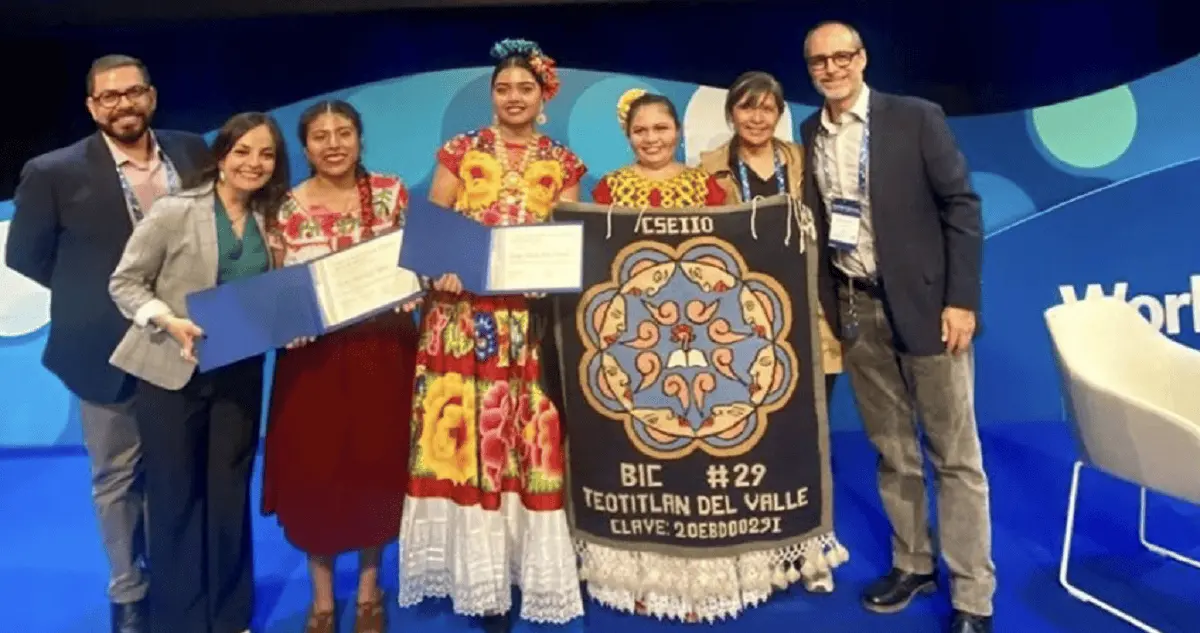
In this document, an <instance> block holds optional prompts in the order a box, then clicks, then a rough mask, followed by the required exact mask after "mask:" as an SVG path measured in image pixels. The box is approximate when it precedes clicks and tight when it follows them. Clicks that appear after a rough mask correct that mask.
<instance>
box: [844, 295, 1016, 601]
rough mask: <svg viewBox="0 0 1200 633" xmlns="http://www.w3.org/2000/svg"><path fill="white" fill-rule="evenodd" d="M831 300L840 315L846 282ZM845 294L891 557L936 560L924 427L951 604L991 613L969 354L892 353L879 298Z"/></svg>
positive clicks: (991, 574)
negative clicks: (851, 313) (835, 299)
mask: <svg viewBox="0 0 1200 633" xmlns="http://www.w3.org/2000/svg"><path fill="white" fill-rule="evenodd" d="M839 300H840V302H841V311H842V314H843V315H844V314H846V310H847V307H848V301H849V300H850V298H849V297H848V292H847V289H846V288H845V287H843V288H841V290H840V292H839ZM853 300H854V302H855V312H856V313H857V315H858V316H857V322H858V326H857V336H856V337H855V338H854V339H853V340H852V341H850V342H849V344H848V345H846V346H845V347H844V353H845V364H846V371H847V373H848V374H849V375H850V384H851V386H852V387H853V388H854V398H855V401H856V402H857V405H858V411H859V414H860V415H861V416H862V419H863V425H864V427H865V428H866V432H867V436H868V437H869V438H870V440H871V443H872V444H874V445H875V449H876V450H877V451H878V452H879V471H878V476H879V493H880V497H881V498H882V500H883V507H884V510H885V511H886V512H887V516H888V519H889V520H890V521H891V524H892V565H893V566H894V567H896V568H898V569H900V570H903V571H907V572H910V573H917V574H928V573H932V572H933V571H934V569H935V565H936V561H935V556H934V547H933V537H932V535H931V532H930V526H929V500H928V498H927V494H926V485H925V468H924V461H925V460H924V457H923V455H922V446H921V444H922V443H921V437H920V435H921V431H923V432H924V436H925V445H926V448H927V450H926V451H925V452H926V453H927V454H928V456H929V461H930V462H931V464H932V466H933V472H934V477H935V482H936V487H935V490H936V491H937V508H938V541H939V545H940V548H939V549H940V550H941V554H942V557H943V558H944V559H945V561H946V567H947V568H948V569H949V571H950V581H951V584H950V592H951V597H952V601H953V604H954V608H955V609H958V610H960V611H966V612H968V613H972V614H975V615H981V616H989V615H992V598H993V595H994V594H995V591H996V567H995V564H994V563H993V561H992V556H991V549H992V526H991V516H990V510H989V501H988V481H987V475H986V474H985V473H984V470H983V455H982V450H981V448H980V444H979V429H978V426H977V424H976V420H975V396H974V391H975V384H974V383H975V376H974V373H975V372H974V361H973V357H972V352H971V351H967V352H963V353H961V354H958V355H954V356H951V355H949V354H946V353H943V354H939V355H937V356H909V355H905V354H900V353H898V352H897V351H896V348H895V344H894V342H893V340H894V339H893V332H892V328H891V324H890V323H889V320H888V318H887V314H886V312H885V310H884V305H883V302H882V301H881V300H879V299H876V298H873V297H870V296H868V295H866V294H864V293H862V292H861V291H855V293H854V297H853ZM914 409H915V411H914ZM914 413H916V414H917V415H914ZM918 417H919V419H920V420H921V422H922V424H921V425H920V426H919V427H918V423H917V419H918Z"/></svg>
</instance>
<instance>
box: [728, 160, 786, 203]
mask: <svg viewBox="0 0 1200 633" xmlns="http://www.w3.org/2000/svg"><path fill="white" fill-rule="evenodd" d="M772 156H774V158H775V184H776V186H778V187H779V193H787V183H786V182H785V181H784V178H783V164H782V163H781V162H780V161H779V150H775V151H774V152H772ZM738 172H740V174H739V175H740V176H741V177H742V202H749V201H750V175H749V174H748V173H747V171H746V163H745V161H743V160H742V159H741V158H738Z"/></svg>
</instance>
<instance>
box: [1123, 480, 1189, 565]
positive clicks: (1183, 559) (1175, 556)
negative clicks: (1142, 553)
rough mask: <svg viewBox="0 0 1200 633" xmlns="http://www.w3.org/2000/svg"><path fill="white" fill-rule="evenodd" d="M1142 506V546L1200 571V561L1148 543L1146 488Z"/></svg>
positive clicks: (1139, 529) (1143, 490)
mask: <svg viewBox="0 0 1200 633" xmlns="http://www.w3.org/2000/svg"><path fill="white" fill-rule="evenodd" d="M1141 505H1142V507H1141V512H1140V513H1139V514H1140V516H1139V517H1138V539H1139V540H1140V541H1141V542H1142V545H1144V546H1145V547H1146V549H1148V550H1150V551H1151V552H1154V553H1155V554H1158V555H1159V556H1166V557H1167V558H1170V559H1174V560H1177V561H1179V562H1181V563H1183V564H1184V565H1190V566H1192V567H1195V568H1196V569H1200V561H1197V560H1194V559H1191V558H1188V557H1187V556H1184V555H1183V554H1180V553H1179V552H1176V551H1174V550H1169V549H1167V548H1165V547H1163V546H1161V545H1155V544H1154V543H1151V542H1150V541H1148V540H1147V539H1146V489H1145V488H1142V504H1141Z"/></svg>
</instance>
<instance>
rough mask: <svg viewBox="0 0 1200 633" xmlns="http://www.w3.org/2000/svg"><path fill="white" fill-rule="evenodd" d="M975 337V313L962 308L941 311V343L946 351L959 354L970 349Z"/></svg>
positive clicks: (948, 308) (950, 307)
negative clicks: (972, 339) (944, 345)
mask: <svg viewBox="0 0 1200 633" xmlns="http://www.w3.org/2000/svg"><path fill="white" fill-rule="evenodd" d="M973 336H975V313H974V312H972V311H970V310H965V309H963V308H956V307H954V306H948V307H947V308H946V309H944V310H942V342H943V343H945V344H946V351H947V352H949V353H951V354H960V353H962V352H965V351H967V350H968V349H969V348H970V347H971V338H972V337H973Z"/></svg>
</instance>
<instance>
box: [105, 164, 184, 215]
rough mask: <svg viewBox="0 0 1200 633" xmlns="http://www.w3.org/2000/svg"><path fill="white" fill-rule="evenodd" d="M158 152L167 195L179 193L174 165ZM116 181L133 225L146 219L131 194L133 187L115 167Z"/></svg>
mask: <svg viewBox="0 0 1200 633" xmlns="http://www.w3.org/2000/svg"><path fill="white" fill-rule="evenodd" d="M154 151H156V152H158V157H159V160H161V161H162V164H163V169H165V170H167V193H175V192H176V191H179V187H180V184H179V172H178V171H176V170H175V164H174V163H172V162H171V158H170V157H169V156H167V153H166V152H164V151H162V150H160V149H158V148H155V150H154ZM117 179H118V180H120V181H121V192H122V193H124V194H125V205H126V206H128V207H129V212H130V213H131V214H132V215H133V221H134V222H135V223H137V222H141V221H142V218H145V217H146V214H145V212H144V211H143V210H142V203H140V202H138V199H137V196H136V195H134V193H133V187H131V186H130V185H129V179H127V178H126V177H125V170H123V169H121V166H120V165H117Z"/></svg>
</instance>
